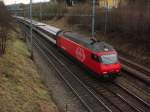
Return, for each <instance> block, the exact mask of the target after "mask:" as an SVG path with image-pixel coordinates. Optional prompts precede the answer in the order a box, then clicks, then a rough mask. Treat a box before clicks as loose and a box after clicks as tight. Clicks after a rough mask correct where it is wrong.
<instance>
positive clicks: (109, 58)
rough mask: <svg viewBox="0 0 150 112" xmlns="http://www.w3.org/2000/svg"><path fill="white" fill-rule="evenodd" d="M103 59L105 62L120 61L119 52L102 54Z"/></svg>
mask: <svg viewBox="0 0 150 112" xmlns="http://www.w3.org/2000/svg"><path fill="white" fill-rule="evenodd" d="M101 60H102V63H104V64H114V63H117V62H118V56H117V54H107V55H102V56H101Z"/></svg>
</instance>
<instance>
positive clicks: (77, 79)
mask: <svg viewBox="0 0 150 112" xmlns="http://www.w3.org/2000/svg"><path fill="white" fill-rule="evenodd" d="M34 39H35V38H34ZM38 47H39V46H38ZM42 47H43V46H42ZM39 49H41V48H39ZM43 49H47V48H45V47H43ZM41 50H42V49H41ZM41 52H43V53H44V51H41ZM51 55H52V56H53V58H55V59H56V60H57V61H58V62H59V63H60V65H62V66H63V67H64V68H65V69H66V70H67V71H68V72H69V74H72V76H73V77H74V79H76V81H77V82H78V84H79V83H80V84H81V85H82V86H83V87H84V88H86V90H87V91H88V92H89V93H90V94H91V95H92V96H93V97H94V98H95V100H97V101H98V102H99V103H100V104H101V105H102V106H103V107H104V108H105V109H106V110H107V111H109V112H112V111H111V110H110V109H109V108H108V107H107V105H105V104H104V103H103V102H102V101H101V100H100V99H99V98H98V97H97V96H96V95H95V94H94V93H93V92H92V91H91V90H89V89H88V87H87V86H85V85H84V83H83V82H82V81H81V80H80V79H79V78H77V77H76V76H74V74H73V73H72V72H71V71H70V70H69V69H68V68H67V67H66V66H65V64H63V63H62V62H61V61H60V60H59V59H58V58H57V57H56V56H55V55H54V54H53V53H52V52H51ZM45 57H46V58H48V61H49V62H51V63H52V61H50V59H49V56H47V55H46V54H45ZM53 67H55V69H56V71H57V72H58V71H59V69H57V68H56V66H55V65H54V64H53ZM58 73H59V75H60V74H61V76H62V78H63V80H64V81H65V82H66V83H67V85H70V83H69V82H68V81H67V80H66V79H65V78H64V77H63V76H64V74H62V73H61V72H58ZM69 87H70V88H71V89H72V90H73V91H74V92H75V94H76V95H77V96H78V97H79V98H80V100H81V101H82V103H84V105H85V106H86V107H87V108H88V110H89V111H90V112H95V111H92V110H93V108H90V107H89V105H88V104H87V102H84V100H83V99H81V97H80V95H79V94H78V93H77V92H76V90H75V89H74V88H73V87H72V86H71V85H70V86H69ZM80 87H81V86H80ZM86 94H87V92H86ZM90 99H91V97H90ZM93 105H94V102H93ZM97 108H98V107H97Z"/></svg>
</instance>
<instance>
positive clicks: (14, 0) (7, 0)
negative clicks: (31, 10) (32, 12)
mask: <svg viewBox="0 0 150 112" xmlns="http://www.w3.org/2000/svg"><path fill="white" fill-rule="evenodd" d="M0 1H1V0H0ZM3 1H4V3H5V4H6V5H10V4H15V3H25V4H27V3H29V2H30V0H3ZM32 1H33V2H40V1H41V2H46V1H49V0H32Z"/></svg>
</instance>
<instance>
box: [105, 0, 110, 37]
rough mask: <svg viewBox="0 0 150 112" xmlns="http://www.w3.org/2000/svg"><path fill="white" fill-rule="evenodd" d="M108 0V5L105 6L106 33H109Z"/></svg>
mask: <svg viewBox="0 0 150 112" xmlns="http://www.w3.org/2000/svg"><path fill="white" fill-rule="evenodd" d="M108 8H109V7H108V0H106V7H105V29H104V35H106V33H107V25H108Z"/></svg>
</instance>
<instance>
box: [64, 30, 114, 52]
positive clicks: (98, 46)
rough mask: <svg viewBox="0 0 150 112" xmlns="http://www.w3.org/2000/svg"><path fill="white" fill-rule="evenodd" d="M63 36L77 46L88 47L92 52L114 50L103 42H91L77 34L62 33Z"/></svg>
mask: <svg viewBox="0 0 150 112" xmlns="http://www.w3.org/2000/svg"><path fill="white" fill-rule="evenodd" d="M64 36H65V37H67V38H69V39H71V40H73V41H75V42H77V43H79V44H82V45H84V46H86V47H88V48H89V49H91V50H92V51H94V52H106V51H114V48H113V47H112V46H111V45H109V44H107V43H105V42H93V40H91V39H89V38H86V37H85V36H83V35H79V34H77V33H73V32H64Z"/></svg>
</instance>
